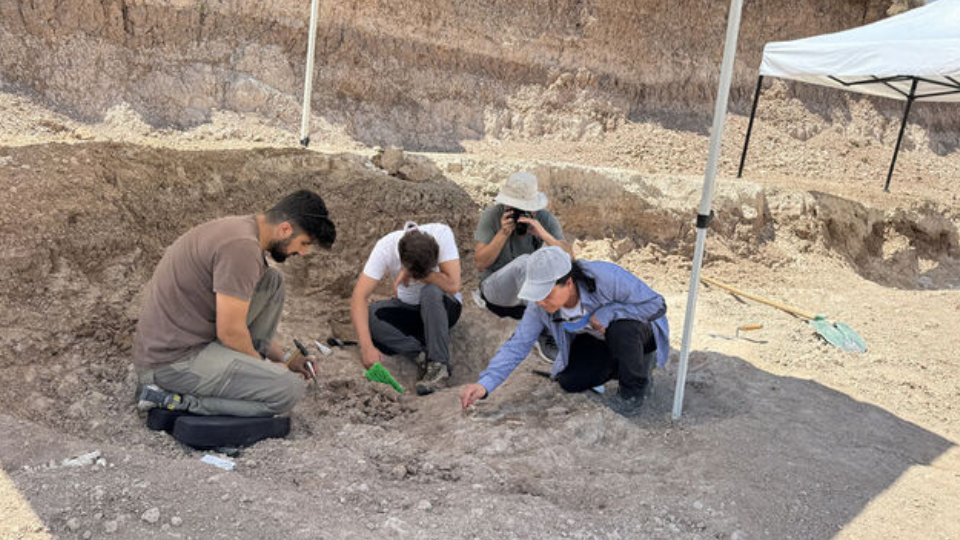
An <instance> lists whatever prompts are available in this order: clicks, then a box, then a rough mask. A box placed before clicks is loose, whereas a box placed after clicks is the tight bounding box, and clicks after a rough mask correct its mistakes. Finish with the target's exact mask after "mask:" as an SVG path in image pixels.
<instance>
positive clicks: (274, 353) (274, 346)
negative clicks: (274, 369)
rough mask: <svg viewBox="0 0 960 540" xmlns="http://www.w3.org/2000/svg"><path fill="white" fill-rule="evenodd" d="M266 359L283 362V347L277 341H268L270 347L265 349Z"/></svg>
mask: <svg viewBox="0 0 960 540" xmlns="http://www.w3.org/2000/svg"><path fill="white" fill-rule="evenodd" d="M267 359H268V360H270V361H272V362H283V347H281V346H280V343H279V342H277V341H271V342H270V349H269V350H268V351H267Z"/></svg>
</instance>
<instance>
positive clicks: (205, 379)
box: [141, 268, 306, 417]
mask: <svg viewBox="0 0 960 540" xmlns="http://www.w3.org/2000/svg"><path fill="white" fill-rule="evenodd" d="M283 300H284V292H283V274H281V273H280V272H279V271H278V270H276V269H274V268H268V269H267V271H266V272H264V274H263V277H261V278H260V281H259V282H258V283H257V288H256V290H255V291H254V293H253V297H252V298H251V299H250V310H249V311H248V312H247V327H248V328H249V329H250V336H251V337H252V338H253V342H254V345H255V346H256V347H257V349H258V350H260V351H262V352H266V348H265V347H269V344H270V342H271V340H272V339H273V336H274V334H275V333H276V331H277V325H278V324H279V323H280V315H281V313H282V312H283ZM151 377H152V380H153V382H155V383H156V384H157V386H160V387H161V388H163V389H165V390H169V391H171V392H176V393H178V394H181V395H182V396H183V402H184V403H185V404H186V406H187V411H189V412H191V413H194V414H202V415H223V416H248V417H250V416H273V415H276V414H281V413H284V412H287V411H289V410H290V409H292V408H293V406H294V405H296V404H297V402H298V401H300V398H302V397H303V394H304V392H305V391H306V386H305V385H304V383H303V381H302V380H301V379H300V377H299V376H297V375H296V374H294V373H293V372H292V371H290V370H289V369H287V367H286V366H284V365H283V364H279V363H275V362H271V361H269V360H261V359H260V358H253V357H251V356H247V355H245V354H243V353H240V352H237V351H235V350H233V349H229V348H227V347H225V346H223V345H221V344H220V342H219V341H214V342H212V343H210V344H208V345H206V346H205V347H203V348H201V349H199V350H198V351H197V352H196V353H194V354H192V355H191V356H190V357H188V358H186V359H184V360H181V361H179V362H176V363H174V364H170V365H166V366H161V367H158V368H156V369H154V370H152V371H150V372H146V373H143V374H141V381H143V380H144V378H147V379H149V378H151Z"/></svg>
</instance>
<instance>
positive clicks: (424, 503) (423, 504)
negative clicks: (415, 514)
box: [417, 499, 433, 512]
mask: <svg viewBox="0 0 960 540" xmlns="http://www.w3.org/2000/svg"><path fill="white" fill-rule="evenodd" d="M432 508H433V503H432V502H430V501H428V500H426V499H423V500H421V501H420V502H418V503H417V510H420V511H421V512H426V511H428V510H430V509H432Z"/></svg>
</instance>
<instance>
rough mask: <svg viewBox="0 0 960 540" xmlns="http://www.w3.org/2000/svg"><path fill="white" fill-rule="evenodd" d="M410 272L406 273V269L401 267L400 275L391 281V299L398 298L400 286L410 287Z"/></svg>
mask: <svg viewBox="0 0 960 540" xmlns="http://www.w3.org/2000/svg"><path fill="white" fill-rule="evenodd" d="M411 279H412V278H411V277H410V272H407V269H406V268H403V267H401V268H400V273H399V274H397V279H395V280H393V297H394V298H399V296H400V285H403V286H404V287H408V286H410V280H411Z"/></svg>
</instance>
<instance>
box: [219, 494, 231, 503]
mask: <svg viewBox="0 0 960 540" xmlns="http://www.w3.org/2000/svg"><path fill="white" fill-rule="evenodd" d="M220 500H221V501H223V502H227V501H229V500H230V494H229V493H224V494H223V495H221V496H220Z"/></svg>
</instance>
